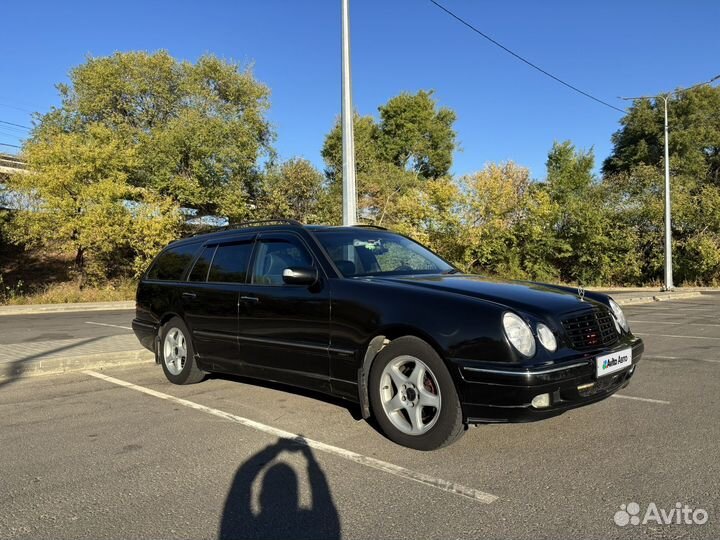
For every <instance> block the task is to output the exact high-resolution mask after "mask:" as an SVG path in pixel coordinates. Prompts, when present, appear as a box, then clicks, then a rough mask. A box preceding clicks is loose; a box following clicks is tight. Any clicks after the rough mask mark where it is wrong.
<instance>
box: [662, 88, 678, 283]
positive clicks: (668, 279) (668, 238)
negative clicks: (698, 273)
mask: <svg viewBox="0 0 720 540" xmlns="http://www.w3.org/2000/svg"><path fill="white" fill-rule="evenodd" d="M662 98H663V101H664V102H665V290H666V291H671V290H673V289H674V288H675V286H674V285H673V269H672V223H671V221H670V220H671V217H670V150H669V146H670V145H669V138H668V98H667V96H662Z"/></svg>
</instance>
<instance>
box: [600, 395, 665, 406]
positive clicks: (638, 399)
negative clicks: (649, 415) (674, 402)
mask: <svg viewBox="0 0 720 540" xmlns="http://www.w3.org/2000/svg"><path fill="white" fill-rule="evenodd" d="M612 397H615V398H620V399H634V400H636V401H646V402H648V403H658V404H659V405H670V402H669V401H663V400H662V399H650V398H645V397H635V396H621V395H620V394H613V396H612Z"/></svg>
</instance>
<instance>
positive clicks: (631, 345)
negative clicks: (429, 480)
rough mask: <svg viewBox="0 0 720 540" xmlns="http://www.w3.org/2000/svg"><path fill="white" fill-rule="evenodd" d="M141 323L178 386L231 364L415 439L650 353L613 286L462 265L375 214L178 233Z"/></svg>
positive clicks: (572, 390)
mask: <svg viewBox="0 0 720 540" xmlns="http://www.w3.org/2000/svg"><path fill="white" fill-rule="evenodd" d="M132 326H133V330H134V331H135V334H136V335H137V337H138V338H139V340H140V341H141V343H142V344H143V345H144V346H145V347H147V348H148V349H150V350H152V351H154V352H155V354H156V360H157V362H158V363H159V364H161V365H162V368H163V371H164V372H165V375H166V376H167V378H168V379H169V380H170V381H171V382H173V383H175V384H189V383H196V382H199V381H201V380H202V379H203V378H204V376H205V375H206V374H207V373H209V372H223V373H231V374H237V375H242V376H246V377H252V378H257V379H263V380H269V381H276V382H280V383H286V384H290V385H295V386H300V387H305V388H309V389H312V390H317V391H320V392H324V393H327V394H331V395H333V396H339V397H342V398H345V399H348V400H352V401H354V402H357V403H358V404H359V406H360V410H361V412H362V415H363V417H365V418H368V417H370V416H371V415H373V416H374V417H375V419H376V420H377V423H378V424H379V426H380V427H381V428H382V430H383V431H384V432H385V434H386V435H387V436H388V437H389V438H390V439H392V440H393V441H395V442H397V443H399V444H402V445H405V446H408V447H411V448H416V449H420V450H432V449H435V448H439V447H442V446H444V445H447V444H450V443H451V442H453V441H454V440H456V439H457V438H458V437H459V436H460V435H461V434H462V433H463V432H464V430H465V429H466V428H467V426H468V425H469V424H476V423H484V422H523V421H531V420H538V419H542V418H547V417H550V416H554V415H557V414H560V413H562V412H564V411H566V410H568V409H572V408H575V407H579V406H582V405H587V404H590V403H593V402H596V401H600V400H602V399H604V398H606V397H608V396H610V395H612V394H613V393H614V392H616V391H617V390H619V389H621V388H624V387H625V386H626V385H627V384H628V382H629V380H630V378H631V377H632V375H633V373H634V372H635V368H636V364H637V363H638V361H639V360H640V357H641V355H642V352H643V343H642V341H641V340H640V339H639V338H637V337H635V336H633V335H632V333H630V328H629V326H628V322H627V320H626V319H625V316H624V315H623V312H622V310H621V309H620V307H619V306H618V305H617V304H616V303H615V302H614V301H613V300H612V299H611V298H610V297H608V296H606V295H604V294H599V293H592V292H585V291H583V290H582V289H581V288H579V289H573V288H569V287H561V286H556V285H544V284H539V283H532V282H521V281H502V280H497V279H489V278H485V277H481V276H477V275H468V274H462V273H460V272H459V271H458V270H457V269H456V268H454V267H453V266H452V265H450V264H449V263H447V262H445V261H444V260H443V259H441V258H440V257H438V256H437V255H435V254H434V253H432V252H431V251H429V250H428V249H426V248H424V247H423V246H421V245H420V244H418V243H417V242H415V241H413V240H411V239H409V238H407V237H405V236H402V235H400V234H396V233H393V232H390V231H387V230H385V229H382V228H380V227H365V226H354V227H330V226H304V225H301V224H300V223H297V222H294V221H290V220H273V221H270V222H253V223H247V224H242V225H236V226H231V227H226V228H223V229H221V230H219V231H216V232H212V233H209V234H203V235H198V236H193V237H189V238H184V239H182V240H178V241H176V242H173V243H171V244H170V245H169V246H167V248H165V249H164V250H163V251H162V252H161V253H160V254H159V255H158V256H157V258H156V259H155V260H154V262H153V263H152V265H151V266H150V268H149V269H148V271H147V273H146V274H145V275H144V277H143V279H142V280H141V282H140V284H139V286H138V291H137V314H136V318H135V319H134V320H133V324H132Z"/></svg>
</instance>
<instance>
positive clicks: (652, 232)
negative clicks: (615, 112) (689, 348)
mask: <svg viewBox="0 0 720 540" xmlns="http://www.w3.org/2000/svg"><path fill="white" fill-rule="evenodd" d="M668 102H669V105H668V111H669V115H668V116H669V126H670V140H669V143H670V144H669V150H670V174H671V185H672V188H671V189H672V193H671V197H672V198H671V200H672V218H673V219H672V235H673V252H674V255H675V256H674V270H675V281H676V282H677V283H682V282H683V281H685V282H689V283H696V282H699V283H713V282H717V281H718V280H720V265H718V264H717V263H716V261H718V260H720V223H718V219H719V218H718V216H720V115H718V114H717V111H718V110H720V88H711V87H708V86H703V87H698V88H695V89H693V90H689V91H681V92H678V93H676V94H672V95H670V96H668ZM663 110H664V102H663V100H661V99H657V100H648V99H643V100H638V101H636V102H635V103H634V104H633V106H632V107H631V108H630V110H629V112H628V114H627V115H626V116H625V117H624V118H623V119H622V120H621V128H620V130H618V131H617V132H616V133H615V134H614V135H613V138H612V140H613V144H614V147H613V151H612V153H611V155H610V156H609V157H608V159H607V160H606V161H605V163H604V164H603V172H604V180H603V183H604V184H605V186H606V189H607V190H608V192H609V193H610V194H611V196H612V197H614V198H615V199H617V200H618V201H621V203H622V204H623V205H624V206H625V207H627V208H628V211H627V212H624V213H618V214H617V216H616V223H617V224H618V226H620V227H623V228H625V229H626V230H628V231H630V232H631V233H632V234H633V235H634V236H635V237H636V238H637V242H638V256H639V258H641V263H640V267H641V271H642V274H643V278H644V280H646V281H649V280H658V281H659V280H661V278H662V269H663V257H664V246H663V235H664V232H663V227H664V217H663V211H662V205H663V200H664V178H663V174H664V158H663V152H664V134H663V123H664V120H663Z"/></svg>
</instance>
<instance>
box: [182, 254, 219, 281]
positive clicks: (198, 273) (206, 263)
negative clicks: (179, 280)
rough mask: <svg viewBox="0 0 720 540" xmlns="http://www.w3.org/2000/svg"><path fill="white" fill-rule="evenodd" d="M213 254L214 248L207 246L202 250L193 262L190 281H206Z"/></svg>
mask: <svg viewBox="0 0 720 540" xmlns="http://www.w3.org/2000/svg"><path fill="white" fill-rule="evenodd" d="M214 254H215V246H207V247H206V248H205V249H203V250H202V253H201V254H200V256H199V257H198V259H197V261H195V266H193V269H192V271H191V272H190V277H189V278H188V279H189V280H190V281H205V280H206V279H207V275H208V270H209V269H210V263H211V262H212V259H213V255H214Z"/></svg>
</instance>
